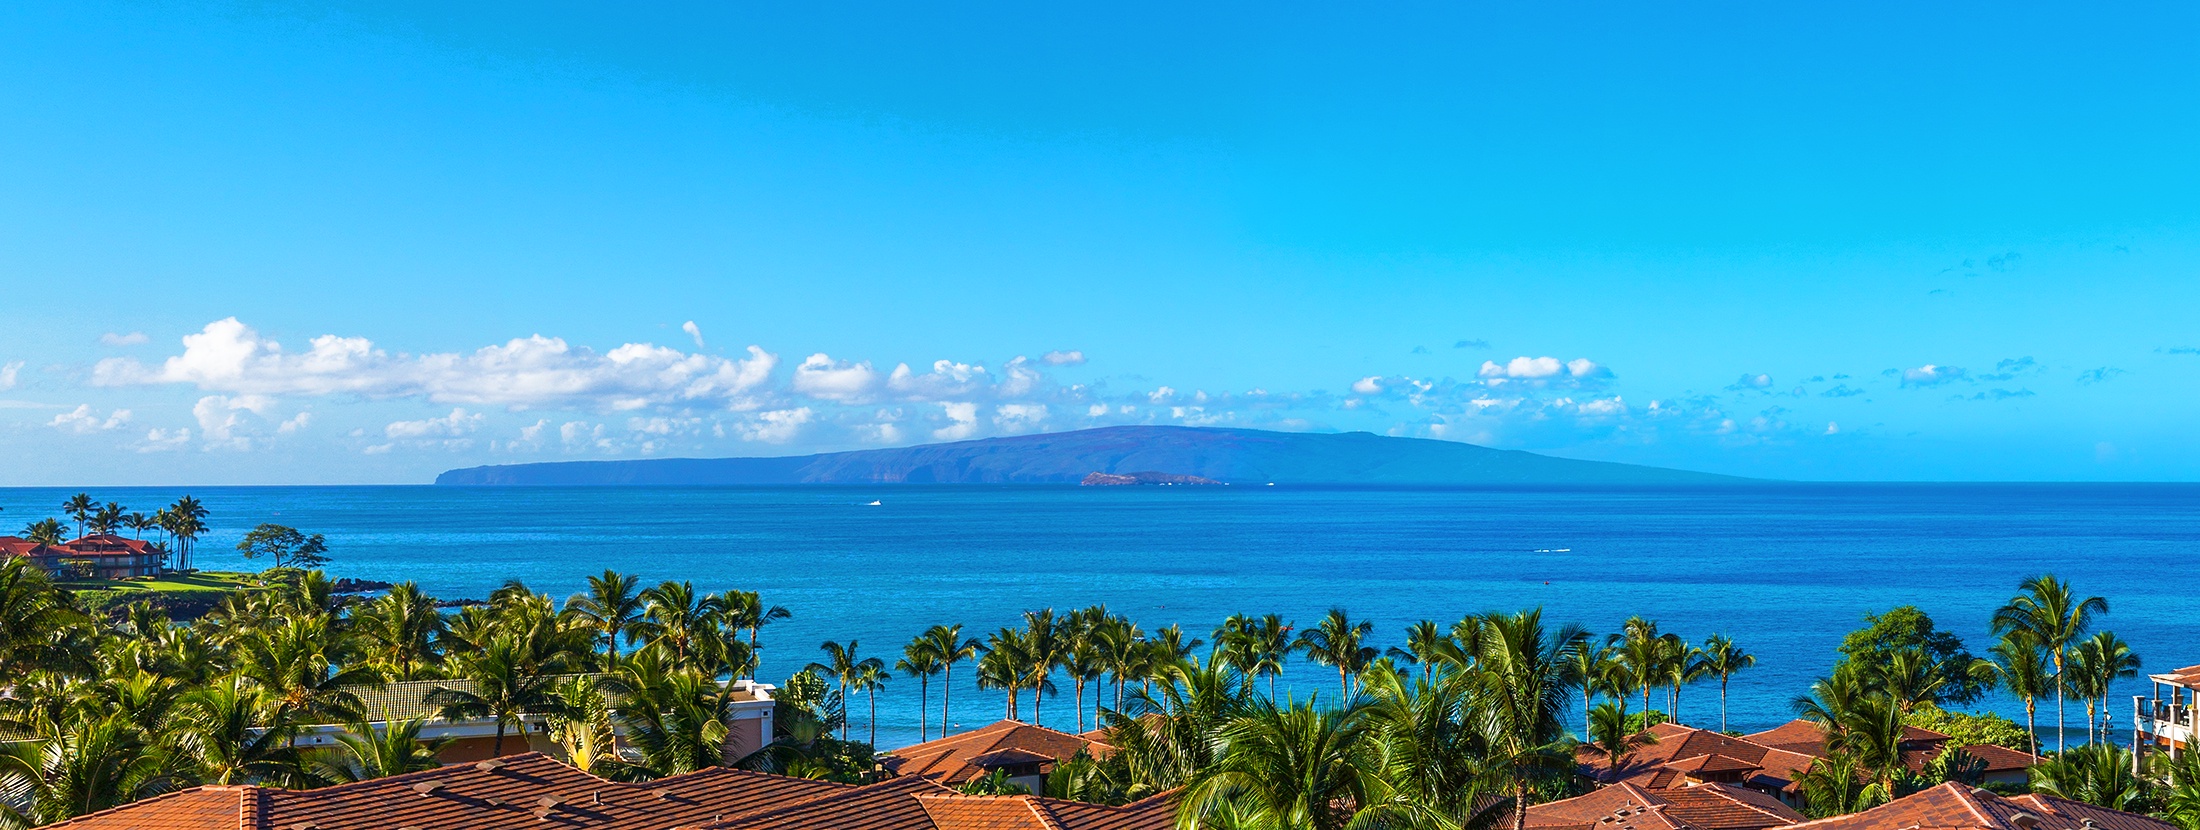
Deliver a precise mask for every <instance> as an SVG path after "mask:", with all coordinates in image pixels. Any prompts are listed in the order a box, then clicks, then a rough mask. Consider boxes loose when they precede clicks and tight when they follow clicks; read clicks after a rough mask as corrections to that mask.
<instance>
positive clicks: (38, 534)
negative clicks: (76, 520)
mask: <svg viewBox="0 0 2200 830" xmlns="http://www.w3.org/2000/svg"><path fill="white" fill-rule="evenodd" d="M67 530H68V528H66V527H62V526H61V523H60V522H59V521H56V520H53V519H40V520H38V521H35V522H31V523H30V524H27V525H24V526H23V538H25V539H29V540H31V541H32V542H36V543H38V544H41V545H58V544H61V543H63V542H66V541H69V540H67V539H64V538H61V537H63V536H66V535H68V534H67V533H65V532H64V531H67Z"/></svg>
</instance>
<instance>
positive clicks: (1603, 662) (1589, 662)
mask: <svg viewBox="0 0 2200 830" xmlns="http://www.w3.org/2000/svg"><path fill="white" fill-rule="evenodd" d="M1616 652H1617V649H1614V648H1613V647H1611V646H1609V645H1605V646H1598V645H1595V644H1593V643H1591V642H1589V641H1587V640H1583V641H1582V643H1581V647H1580V648H1577V649H1574V650H1573V651H1569V652H1567V653H1566V673H1567V674H1568V675H1569V676H1570V677H1571V679H1572V681H1573V683H1574V685H1575V686H1576V687H1578V688H1580V689H1581V738H1582V740H1589V739H1590V738H1589V736H1590V732H1591V730H1592V729H1594V727H1595V724H1594V723H1592V722H1591V721H1590V719H1589V703H1590V701H1592V700H1593V699H1595V698H1596V695H1597V693H1598V692H1601V691H1604V690H1605V689H1607V688H1609V687H1611V685H1612V684H1611V681H1610V679H1609V678H1611V676H1613V675H1616V674H1622V673H1624V672H1625V671H1626V669H1625V668H1624V667H1622V666H1621V665H1620V663H1619V659H1618V658H1617V657H1615V656H1613V655H1614V654H1615V653H1616ZM1614 697H1615V698H1616V699H1617V700H1618V701H1619V710H1620V712H1621V713H1622V714H1623V715H1624V714H1625V713H1626V711H1627V696H1626V694H1624V693H1622V694H1619V695H1615V696H1614Z"/></svg>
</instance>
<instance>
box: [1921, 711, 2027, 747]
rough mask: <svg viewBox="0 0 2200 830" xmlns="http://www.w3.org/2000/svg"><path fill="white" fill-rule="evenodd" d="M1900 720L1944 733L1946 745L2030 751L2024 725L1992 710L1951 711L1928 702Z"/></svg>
mask: <svg viewBox="0 0 2200 830" xmlns="http://www.w3.org/2000/svg"><path fill="white" fill-rule="evenodd" d="M1902 722H1903V723H1904V724H1906V725H1909V726H1915V727H1917V728H1919V729H1930V730H1932V731H1934V732H1939V733H1941V734H1943V735H1947V736H1948V744H1949V745H1950V746H1977V745H1979V744H1992V745H1994V746H2003V747H2008V748H2010V749H2014V750H2017V751H2019V752H2030V751H2031V747H2032V739H2031V737H2030V735H2029V734H2028V733H2026V731H2025V729H2024V724H2021V723H2018V722H2016V721H2013V720H2010V719H2008V718H2006V717H2003V716H2001V715H1998V714H1995V713H1993V712H1980V713H1972V712H1951V711H1948V710H1946V709H1942V708H1940V707H1938V706H1933V705H1930V704H1928V705H1924V706H1919V707H1918V708H1916V709H1912V710H1910V712H1909V713H1908V714H1906V715H1903V716H1902Z"/></svg>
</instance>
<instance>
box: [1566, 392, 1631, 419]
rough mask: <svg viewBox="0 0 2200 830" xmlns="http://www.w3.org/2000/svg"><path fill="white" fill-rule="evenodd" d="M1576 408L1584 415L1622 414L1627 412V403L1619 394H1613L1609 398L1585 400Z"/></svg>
mask: <svg viewBox="0 0 2200 830" xmlns="http://www.w3.org/2000/svg"><path fill="white" fill-rule="evenodd" d="M1575 409H1576V410H1577V411H1579V412H1580V413H1581V414H1583V415H1592V416H1595V415H1622V414H1625V413H1626V412H1627V404H1626V402H1624V401H1621V400H1620V398H1619V396H1618V395H1613V396H1612V397H1609V398H1603V399H1599V400H1589V401H1583V402H1581V404H1580V405H1579V406H1576V407H1575Z"/></svg>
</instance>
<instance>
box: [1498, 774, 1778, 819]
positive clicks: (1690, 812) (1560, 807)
mask: <svg viewBox="0 0 2200 830" xmlns="http://www.w3.org/2000/svg"><path fill="white" fill-rule="evenodd" d="M1801 819H1802V814H1800V813H1797V812H1795V811H1794V810H1793V809H1790V808H1789V807H1788V806H1787V805H1784V804H1781V803H1780V802H1779V800H1778V799H1774V798H1772V797H1771V796H1767V795H1764V794H1762V793H1754V792H1750V791H1748V790H1744V789H1742V788H1740V787H1729V786H1725V785H1720V784H1706V785H1702V786H1696V787H1677V788H1673V789H1664V790H1649V789H1644V788H1642V787H1638V786H1635V785H1633V784H1628V783H1619V784H1613V785H1611V786H1609V787H1603V788H1600V789H1598V790H1596V791H1595V792H1592V793H1589V794H1588V795H1583V796H1577V797H1575V798H1569V799H1565V800H1563V801H1553V802H1549V803H1545V804H1537V805H1534V806H1532V807H1529V808H1528V824H1529V825H1530V826H1533V827H1539V828H1547V830H1556V828H1565V827H1596V828H1609V829H1610V830H1617V828H1620V827H1626V826H1634V827H1636V828H1638V830H1640V828H1647V827H1659V826H1670V827H1681V828H1694V830H1763V829H1764V828H1767V827H1778V826H1781V825H1785V824H1791V823H1793V822H1796V821H1799V820H1801Z"/></svg>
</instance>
